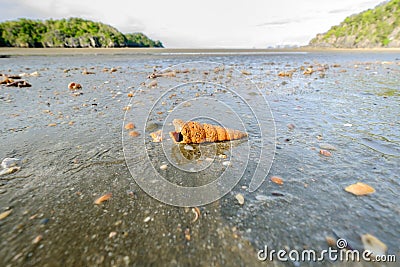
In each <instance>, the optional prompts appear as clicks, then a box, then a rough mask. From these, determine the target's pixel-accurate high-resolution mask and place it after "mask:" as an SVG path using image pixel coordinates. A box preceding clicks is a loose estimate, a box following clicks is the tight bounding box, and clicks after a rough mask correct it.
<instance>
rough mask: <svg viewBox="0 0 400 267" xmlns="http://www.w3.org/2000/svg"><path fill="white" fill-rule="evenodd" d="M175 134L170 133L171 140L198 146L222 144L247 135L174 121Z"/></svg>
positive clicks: (205, 124) (200, 124) (199, 124)
mask: <svg viewBox="0 0 400 267" xmlns="http://www.w3.org/2000/svg"><path fill="white" fill-rule="evenodd" d="M172 123H173V124H174V126H175V132H170V133H169V135H170V136H171V138H172V140H174V142H175V143H181V144H199V143H204V142H222V141H229V140H236V139H241V138H244V137H247V133H244V132H242V131H239V130H233V129H228V128H224V127H221V126H217V125H212V124H208V123H200V122H196V121H188V122H184V121H183V120H180V119H175V120H173V122H172Z"/></svg>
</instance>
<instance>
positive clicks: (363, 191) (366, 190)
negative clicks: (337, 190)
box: [344, 182, 375, 196]
mask: <svg viewBox="0 0 400 267" xmlns="http://www.w3.org/2000/svg"><path fill="white" fill-rule="evenodd" d="M344 190H345V191H347V192H349V193H352V194H354V195H356V196H363V195H369V194H372V193H374V192H375V189H374V188H373V187H372V186H369V185H367V184H364V183H361V182H358V183H355V184H352V185H349V186H347V187H346V188H345V189H344Z"/></svg>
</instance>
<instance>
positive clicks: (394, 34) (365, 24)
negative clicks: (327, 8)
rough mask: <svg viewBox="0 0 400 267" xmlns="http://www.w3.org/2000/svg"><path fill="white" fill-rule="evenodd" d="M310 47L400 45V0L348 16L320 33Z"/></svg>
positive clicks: (393, 0)
mask: <svg viewBox="0 0 400 267" xmlns="http://www.w3.org/2000/svg"><path fill="white" fill-rule="evenodd" d="M309 46H314V47H336V48H376V47H400V0H392V1H388V2H384V3H382V4H380V5H378V6H377V7H375V8H374V9H369V10H367V11H364V12H362V13H359V14H356V15H352V16H350V17H347V18H346V19H345V20H344V21H343V22H341V23H340V24H339V25H336V26H333V27H332V28H331V29H330V30H329V31H327V32H326V33H323V34H317V36H316V37H315V38H314V39H312V40H311V41H310V43H309Z"/></svg>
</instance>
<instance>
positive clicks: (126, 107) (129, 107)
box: [122, 106, 131, 111]
mask: <svg viewBox="0 0 400 267" xmlns="http://www.w3.org/2000/svg"><path fill="white" fill-rule="evenodd" d="M122 110H123V111H128V110H131V106H125V107H123V108H122Z"/></svg>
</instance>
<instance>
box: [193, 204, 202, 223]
mask: <svg viewBox="0 0 400 267" xmlns="http://www.w3.org/2000/svg"><path fill="white" fill-rule="evenodd" d="M192 212H193V213H194V219H193V220H192V223H195V222H196V221H197V220H198V219H199V217H200V209H199V208H198V207H194V208H192Z"/></svg>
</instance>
